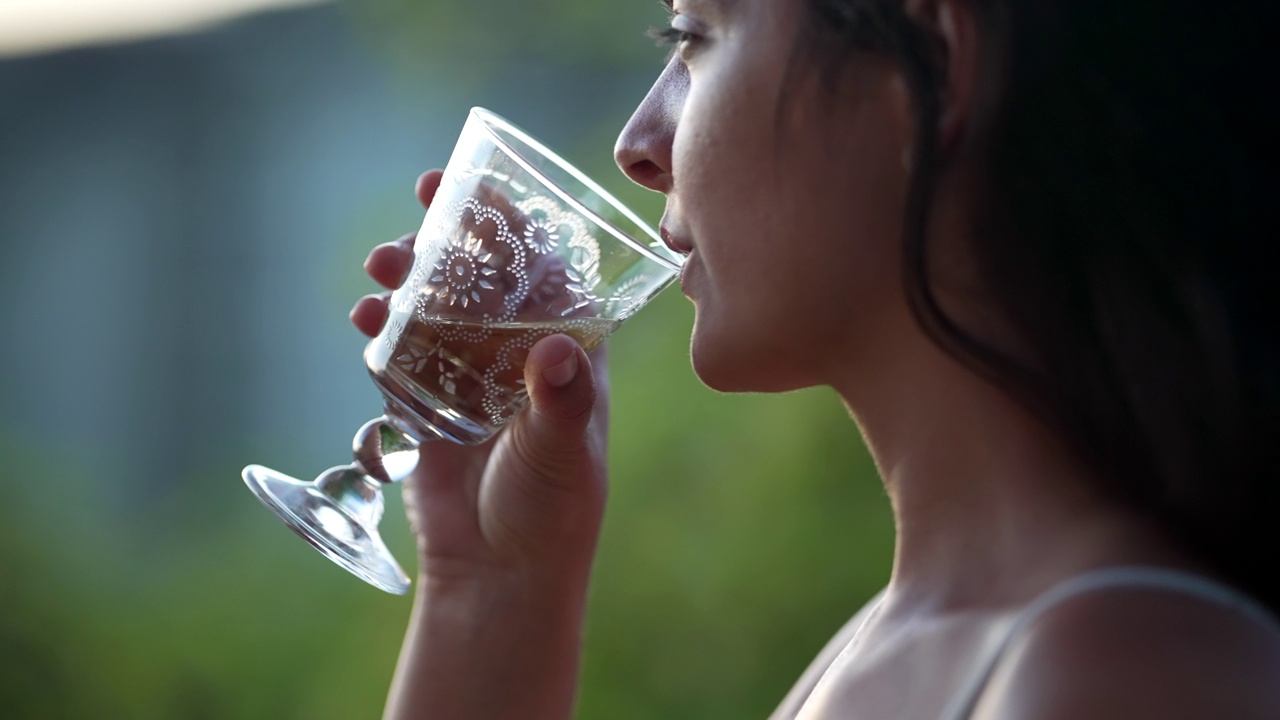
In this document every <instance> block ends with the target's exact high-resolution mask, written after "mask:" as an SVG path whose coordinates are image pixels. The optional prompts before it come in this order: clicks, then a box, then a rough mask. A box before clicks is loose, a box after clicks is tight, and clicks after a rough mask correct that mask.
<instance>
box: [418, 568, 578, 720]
mask: <svg viewBox="0 0 1280 720" xmlns="http://www.w3.org/2000/svg"><path fill="white" fill-rule="evenodd" d="M416 593H417V594H416V598H415V608H414V620H413V622H412V630H411V633H410V634H411V637H412V638H413V640H411V641H410V646H412V649H411V650H409V649H408V648H407V651H409V652H410V653H411V655H412V656H413V661H412V662H411V663H406V664H405V666H404V667H402V670H404V671H406V672H407V673H408V677H412V678H414V680H413V681H412V682H413V684H414V687H413V689H412V690H411V691H408V694H409V695H412V696H416V700H415V702H413V703H411V704H412V705H415V706H419V707H430V708H432V710H433V714H435V715H436V716H439V717H449V718H458V719H460V720H461V719H468V718H485V719H486V720H502V719H505V718H513V719H515V718H519V720H535V719H536V720H543V719H544V718H546V719H552V718H554V719H556V720H565V719H567V718H569V717H571V716H572V712H573V703H574V696H575V692H576V687H577V676H578V661H579V656H580V653H581V639H582V625H583V609H584V608H583V606H584V597H585V592H580V591H579V589H578V588H569V587H551V586H547V585H546V584H543V583H536V582H532V583H531V582H529V581H528V580H527V578H521V577H519V576H518V575H515V574H497V575H489V576H485V577H483V578H478V577H476V576H471V577H469V578H467V579H465V580H463V579H459V578H457V577H450V578H447V579H446V578H440V577H424V578H421V579H420V580H419V583H418V587H417V590H416ZM406 679H407V678H406ZM395 716H396V717H399V715H395Z"/></svg>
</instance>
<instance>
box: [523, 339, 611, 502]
mask: <svg viewBox="0 0 1280 720" xmlns="http://www.w3.org/2000/svg"><path fill="white" fill-rule="evenodd" d="M524 373H525V386H526V387H527V388H528V389H529V397H530V399H531V400H532V403H531V407H530V408H529V412H527V413H525V414H524V415H523V416H522V419H521V421H520V422H517V423H516V428H515V433H516V435H517V438H516V441H517V447H518V448H519V451H520V454H521V455H523V456H524V458H523V459H524V460H525V462H526V463H527V464H528V465H529V466H530V467H532V468H533V469H535V470H537V471H539V474H540V475H542V476H543V477H544V479H546V480H548V481H552V482H554V481H556V480H557V479H562V478H569V477H571V476H572V475H574V473H568V474H566V473H564V472H562V470H564V469H566V468H569V467H572V466H576V465H580V464H581V462H582V461H583V459H584V458H585V457H588V456H590V454H591V448H590V443H589V440H588V436H587V424H588V423H589V422H590V420H591V412H592V409H593V408H594V407H595V400H596V386H595V381H594V379H593V377H592V372H591V361H590V360H589V359H588V358H587V354H586V353H585V352H583V351H582V348H581V347H579V346H578V344H577V343H576V342H574V341H573V339H572V338H570V337H569V336H567V335H551V336H549V337H546V338H543V339H542V340H540V341H538V343H537V344H536V345H534V346H533V348H532V349H531V350H530V351H529V356H528V360H527V361H526V363H525V370H524Z"/></svg>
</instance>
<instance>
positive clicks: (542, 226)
mask: <svg viewBox="0 0 1280 720" xmlns="http://www.w3.org/2000/svg"><path fill="white" fill-rule="evenodd" d="M516 207H517V208H518V209H519V210H520V212H522V213H524V216H525V228H524V232H523V235H524V244H525V245H527V246H529V249H530V250H533V251H534V252H536V253H540V254H542V255H546V254H547V253H549V252H551V251H553V250H555V249H556V247H557V246H558V245H559V244H560V239H561V227H562V226H564V225H565V224H566V223H565V220H564V213H562V212H561V211H560V206H559V205H557V204H556V203H555V202H553V201H552V200H551V199H550V198H547V197H543V196H541V195H535V196H533V197H531V198H529V199H527V200H522V201H520V202H518V203H516Z"/></svg>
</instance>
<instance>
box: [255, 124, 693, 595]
mask: <svg viewBox="0 0 1280 720" xmlns="http://www.w3.org/2000/svg"><path fill="white" fill-rule="evenodd" d="M680 260H681V259H680V257H679V256H678V255H676V254H675V253H673V252H671V251H670V250H669V249H668V248H667V247H666V246H665V245H664V244H663V243H662V241H661V240H660V239H659V238H658V236H657V234H656V233H655V232H654V231H653V230H652V229H651V228H650V227H649V226H648V225H646V224H645V223H644V222H643V221H642V220H640V218H638V217H637V216H636V215H635V214H634V213H632V212H631V211H630V210H628V209H627V208H626V207H625V206H623V205H622V204H621V203H620V202H618V201H617V200H616V199H614V198H613V197H612V196H611V195H609V194H608V193H607V192H605V191H604V190H603V189H602V188H600V187H599V186H598V185H596V184H595V183H594V182H592V181H591V180H590V179H588V178H587V177H586V176H585V175H584V174H582V173H581V172H580V171H578V170H577V169H575V168H574V167H573V166H571V165H570V164H569V163H567V162H565V161H564V160H563V159H561V158H560V157H558V156H557V155H556V154H555V153H553V152H552V151H550V150H548V149H547V148H546V147H544V146H543V145H542V144H540V143H539V142H537V141H536V140H534V139H533V138H532V137H530V136H529V135H527V134H526V133H524V132H523V131H521V130H520V129H518V128H516V127H515V126H513V125H512V124H511V123H509V122H507V121H506V120H503V119H502V118H500V117H498V116H497V115H495V114H493V113H492V112H489V111H487V110H484V109H481V108H473V109H472V110H471V112H470V115H469V116H468V119H467V122H466V124H465V125H464V126H463V129H462V134H461V135H460V136H459V138H458V142H457V145H456V147H455V148H454V151H453V155H452V157H451V158H450V160H449V163H448V165H447V166H446V168H445V172H444V177H443V179H442V180H441V183H440V189H439V190H437V191H436V195H435V199H434V201H432V203H431V206H430V208H429V209H428V210H427V214H426V217H425V219H424V220H423V223H422V228H421V230H420V231H419V232H418V236H417V240H416V242H415V244H414V263H413V267H412V269H411V270H410V271H409V276H408V279H407V280H406V281H405V283H404V285H402V286H401V287H400V288H399V289H398V290H396V292H395V293H394V294H393V295H392V297H391V301H390V304H389V314H388V317H387V321H386V323H385V325H384V326H383V328H382V331H381V333H380V334H379V335H378V336H377V337H375V338H373V340H371V341H370V342H369V344H368V345H367V346H366V348H365V352H364V359H365V364H366V366H367V367H368V369H369V373H370V376H371V377H372V378H373V382H374V384H375V385H376V386H377V387H378V389H379V390H381V391H382V395H383V400H384V412H385V414H384V415H383V416H382V417H379V418H375V419H373V420H370V421H369V422H367V423H365V424H364V426H363V427H361V428H360V430H359V431H358V432H357V433H356V435H355V439H354V441H353V443H352V444H353V456H354V460H353V462H352V463H351V464H349V465H340V466H337V467H333V468H330V469H328V470H326V471H324V472H323V473H321V474H320V475H319V477H317V478H316V479H315V480H314V481H312V482H304V481H301V480H297V479H295V478H292V477H289V476H287V475H284V474H282V473H279V472H276V471H275V470H271V469H269V468H266V467H263V466H261V465H250V466H248V467H246V468H245V469H244V472H243V473H242V475H243V477H244V481H245V483H246V484H247V485H248V486H249V489H250V490H252V491H253V493H254V494H255V495H256V496H257V497H258V499H259V500H261V501H262V502H263V504H265V505H266V506H267V507H268V508H270V509H271V510H272V511H273V512H274V513H275V514H276V515H277V516H279V517H280V519H281V520H283V521H284V522H285V524H287V525H288V526H289V527H290V528H291V529H293V530H294V531H295V532H296V533H298V534H299V535H301V536H302V537H303V538H304V539H305V540H307V542H309V543H311V544H312V545H313V546H314V547H315V548H316V549H318V550H319V551H320V552H322V553H324V555H325V556H327V557H328V558H329V559H331V560H333V561H334V562H336V563H338V564H339V565H341V566H342V567H344V568H346V569H347V570H349V571H351V572H352V573H354V574H355V575H357V576H359V577H360V578H362V579H364V580H365V581H367V582H368V583H370V584H372V585H374V586H376V587H378V588H381V589H383V590H386V591H387V592H392V593H397V594H402V593H404V592H406V591H407V590H408V588H409V578H408V576H407V575H406V574H405V572H404V571H403V570H402V569H401V568H400V566H399V564H397V563H396V560H395V558H394V557H393V556H392V555H391V552H390V551H389V550H388V549H387V546H386V544H385V543H384V542H383V541H382V538H381V536H380V535H379V534H378V522H379V520H380V519H381V518H382V512H383V499H382V489H381V486H382V485H383V484H386V483H391V482H395V481H397V480H400V479H402V478H403V477H405V476H406V475H407V474H408V472H409V471H411V470H412V464H411V463H406V462H398V461H401V460H404V459H405V458H408V457H413V456H416V453H407V452H406V451H409V450H414V449H415V448H417V446H418V445H419V444H420V443H423V442H429V441H436V440H445V441H449V442H456V443H463V444H476V443H481V442H484V441H485V440H487V439H489V438H490V437H492V436H493V435H494V434H495V433H497V432H498V431H499V430H500V429H501V428H502V426H503V425H505V424H506V423H507V422H509V421H510V420H511V419H512V418H513V417H515V415H516V414H517V413H519V412H520V410H521V409H523V408H524V407H525V406H526V405H527V404H528V395H527V393H526V390H525V387H524V362H525V358H526V357H527V355H528V352H529V349H530V348H531V347H532V346H533V344H534V343H536V342H537V341H538V340H540V339H542V338H544V337H546V336H548V335H551V334H553V333H564V334H567V335H570V336H572V337H573V338H574V339H575V340H577V341H578V343H579V344H581V345H582V347H583V349H585V350H588V351H590V350H591V349H592V348H594V347H595V346H596V345H599V344H600V343H601V342H603V341H604V339H605V338H606V337H608V336H609V334H610V333H612V332H613V331H614V330H615V329H617V327H618V326H619V325H620V324H621V323H622V322H623V321H624V320H626V319H627V318H628V317H630V316H631V315H632V314H634V313H635V312H636V311H637V310H639V309H640V308H641V307H643V306H644V305H645V304H646V303H647V302H648V301H649V300H651V299H652V298H653V297H654V296H655V295H657V294H658V293H659V292H660V291H661V290H662V289H663V288H665V287H666V286H667V285H669V284H670V283H671V281H672V280H674V279H675V277H676V276H677V274H678V272H679V269H680Z"/></svg>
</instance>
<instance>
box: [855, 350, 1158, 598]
mask: <svg viewBox="0 0 1280 720" xmlns="http://www.w3.org/2000/svg"><path fill="white" fill-rule="evenodd" d="M911 345H912V347H911V348H910V351H909V352H906V353H903V352H901V345H899V347H898V348H896V349H895V350H894V353H893V359H894V361H893V362H892V363H885V364H882V365H881V368H887V370H885V371H883V372H874V373H866V372H865V371H863V372H858V373H857V376H856V377H854V376H851V377H848V378H846V382H844V383H840V384H837V391H838V392H840V394H841V396H842V397H843V398H844V400H845V403H846V405H847V406H848V407H849V408H850V411H851V412H852V414H853V415H854V418H855V420H856V421H857V422H858V424H859V426H860V428H861V430H862V433H863V436H864V438H865V440H866V442H867V445H868V447H869V448H870V450H871V453H872V455H873V457H874V458H875V462H876V465H877V467H878V468H879V471H880V474H881V477H882V479H883V480H884V483H885V487H886V490H887V492H888V494H889V497H890V500H891V502H892V506H893V512H894V516H895V520H896V525H897V542H896V548H895V554H894V565H893V576H892V579H891V582H890V595H891V596H892V597H893V598H894V600H895V604H896V605H899V606H900V607H905V606H911V607H914V608H915V609H917V610H920V611H929V612H946V611H951V610H962V609H972V608H982V607H999V606H1008V605H1011V604H1021V603H1023V602H1025V601H1027V600H1028V599H1029V598H1030V597H1033V596H1034V595H1035V594H1037V593H1038V592H1041V591H1043V590H1044V589H1046V588H1047V587H1049V586H1050V585H1051V584H1052V583H1054V582H1056V581H1057V580H1060V579H1062V578H1063V577H1065V576H1067V575H1070V574H1074V573H1076V572H1080V571H1083V570H1086V569H1089V568H1090V567H1095V566H1097V565H1100V564H1105V563H1108V562H1151V561H1156V562H1159V561H1161V560H1162V559H1163V556H1162V554H1161V553H1160V552H1159V551H1158V548H1159V546H1160V544H1159V542H1158V541H1156V540H1155V539H1154V533H1152V532H1151V531H1150V529H1149V528H1147V527H1146V526H1145V524H1143V523H1140V522H1138V521H1136V520H1135V519H1134V518H1133V517H1132V516H1131V515H1130V514H1128V513H1126V512H1124V510H1123V509H1122V508H1121V507H1120V506H1119V505H1118V504H1117V503H1115V502H1113V501H1111V500H1110V499H1109V498H1107V497H1106V496H1105V495H1104V494H1103V493H1102V492H1101V491H1100V490H1099V489H1098V485H1097V483H1095V482H1093V481H1092V480H1091V479H1090V477H1089V474H1088V472H1087V471H1086V470H1085V469H1084V468H1083V467H1082V466H1081V465H1080V464H1079V463H1078V462H1076V461H1075V459H1074V458H1073V457H1072V455H1071V453H1070V452H1068V451H1067V450H1066V449H1065V448H1064V447H1063V446H1062V444H1061V443H1060V442H1059V441H1058V440H1057V438H1056V437H1055V436H1054V435H1053V434H1052V433H1051V432H1050V431H1049V430H1048V429H1047V428H1045V427H1044V426H1043V425H1042V424H1041V423H1040V422H1038V421H1037V420H1036V419H1035V418H1034V417H1033V416H1032V415H1031V414H1030V413H1029V412H1027V411H1026V410H1025V409H1023V408H1022V406H1021V405H1020V404H1019V403H1017V402H1016V401H1014V400H1013V399H1012V398H1010V397H1009V396H1007V395H1006V394H1005V392H1003V391H1002V390H1000V389H999V388H997V387H996V386H994V385H992V384H991V383H989V382H988V381H986V380H984V379H982V378H980V377H979V376H977V375H976V374H975V373H973V372H972V371H970V370H969V369H967V368H965V367H964V366H962V365H961V364H960V363H958V362H957V361H955V360H954V359H952V358H951V357H950V356H948V355H946V354H945V353H943V352H942V351H941V350H940V349H938V348H937V347H936V346H935V345H934V344H933V343H932V342H930V341H929V340H928V339H927V338H924V337H923V336H920V337H918V338H914V339H913V340H912V341H911ZM904 358H905V361H904ZM867 378H874V381H873V382H868V381H867Z"/></svg>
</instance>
